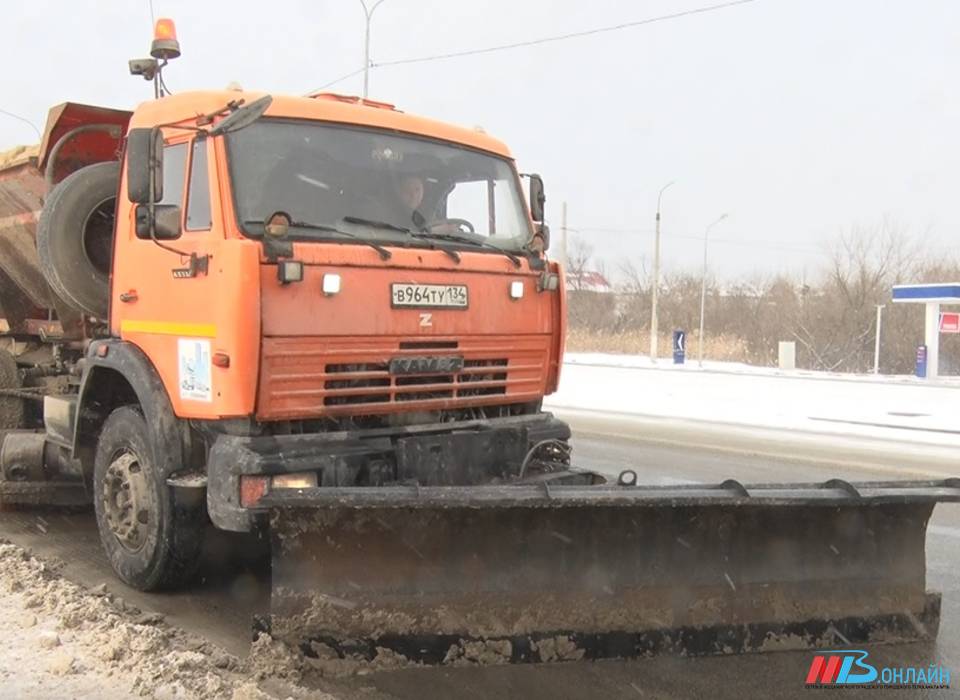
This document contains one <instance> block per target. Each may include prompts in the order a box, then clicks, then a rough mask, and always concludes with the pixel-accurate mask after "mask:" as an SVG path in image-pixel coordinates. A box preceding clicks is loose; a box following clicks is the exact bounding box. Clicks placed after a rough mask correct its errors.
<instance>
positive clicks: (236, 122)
mask: <svg viewBox="0 0 960 700" xmlns="http://www.w3.org/2000/svg"><path fill="white" fill-rule="evenodd" d="M272 102H273V97H271V96H270V95H264V96H263V97H261V98H259V99H256V100H254V101H253V102H251V103H250V104H245V105H243V106H242V107H240V108H239V109H237V110H236V111H235V112H231V113H230V114H228V115H227V116H226V117H224V118H223V120H222V121H219V122H217V125H216V126H214V127H213V128H212V129H210V136H220V135H221V134H229V133H231V132H234V131H239V130H240V129H243V128H244V127H247V126H250V125H251V124H253V123H254V122H255V121H257V120H258V119H259V118H260V117H262V116H263V113H264V112H266V111H267V108H269V107H270V104H271V103H272Z"/></svg>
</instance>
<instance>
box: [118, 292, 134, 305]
mask: <svg viewBox="0 0 960 700" xmlns="http://www.w3.org/2000/svg"><path fill="white" fill-rule="evenodd" d="M138 298H139V297H137V290H136V289H131V290H129V291H127V292H123V293H121V294H120V301H122V302H124V303H125V304H129V303H131V302H134V301H136V300H137V299H138Z"/></svg>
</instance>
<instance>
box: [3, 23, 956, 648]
mask: <svg viewBox="0 0 960 700" xmlns="http://www.w3.org/2000/svg"><path fill="white" fill-rule="evenodd" d="M172 41H173V40H172V39H171V38H170V36H169V35H168V36H166V37H165V38H163V37H161V39H160V40H159V43H158V44H157V43H155V53H154V56H155V58H159V59H161V60H163V61H166V60H168V59H169V58H171V57H173V56H175V54H174V51H175V52H176V53H177V54H178V53H179V48H178V47H176V45H175V42H173V43H171V42H172ZM158 47H159V48H158ZM162 65H163V64H162V63H159V64H158V63H157V62H156V61H154V62H153V63H151V62H150V60H144V61H139V62H132V64H131V68H132V69H134V70H135V72H138V73H140V74H143V75H145V76H146V77H148V78H153V79H154V80H157V72H158V71H159V69H160V68H161V67H162ZM159 84H160V85H162V83H159ZM158 92H159V90H158ZM0 167H2V169H0V207H2V208H0V309H2V313H3V316H4V318H5V332H4V338H5V340H6V345H5V346H4V349H3V350H0V409H2V410H0V419H2V421H3V425H2V428H3V429H4V434H3V437H4V440H3V445H2V450H0V499H2V500H3V501H4V502H6V503H20V504H30V503H34V504H36V503H47V504H49V503H72V504H76V503H91V502H92V504H93V507H94V510H95V512H96V518H97V522H98V526H99V530H100V534H101V539H102V542H103V547H104V549H105V551H106V553H107V555H108V557H109V560H110V562H111V564H112V566H113V568H114V570H115V571H116V573H117V575H118V576H119V577H120V578H122V579H123V580H124V581H125V582H127V583H128V584H130V585H132V586H136V587H138V588H141V589H147V590H152V589H159V588H163V587H169V586H175V585H182V584H185V583H187V582H188V581H189V579H190V577H191V575H192V574H193V572H194V571H195V570H196V568H197V565H198V563H199V558H200V556H201V546H200V545H201V542H202V538H203V534H204V531H205V529H206V528H208V527H209V526H210V524H211V523H212V525H213V526H215V527H218V528H222V529H227V530H234V531H254V530H261V531H269V533H270V536H271V538H272V542H273V552H274V553H273V572H272V573H273V601H272V609H271V615H270V618H269V619H270V625H271V629H272V631H273V633H274V634H275V635H277V636H279V637H282V638H285V639H290V640H298V641H299V640H304V639H321V640H323V641H324V642H326V643H327V644H330V645H332V646H333V647H334V648H336V649H338V650H340V651H342V652H343V653H347V652H351V653H367V654H374V653H375V650H376V648H378V647H388V648H392V649H394V650H396V651H398V652H401V653H403V654H405V655H407V656H411V657H415V658H418V659H422V660H425V661H432V662H442V661H445V660H446V661H451V660H455V659H457V658H458V657H459V656H461V655H463V654H465V653H466V652H465V649H466V648H467V645H469V644H472V643H475V642H478V641H479V642H483V643H487V644H494V645H495V647H494V648H496V649H498V650H499V651H500V653H502V654H504V655H506V656H508V657H509V658H511V659H513V660H514V661H530V660H551V659H553V660H555V659H563V658H582V657H584V656H586V657H600V656H631V655H635V654H646V653H650V652H653V651H657V650H662V649H668V650H682V651H685V652H686V653H722V652H730V651H749V650H758V649H765V648H783V645H785V644H786V645H789V644H796V643H804V644H813V645H827V644H831V643H835V642H837V641H838V640H840V639H843V640H845V641H849V642H850V643H853V642H858V643H859V642H863V641H870V640H874V639H882V640H886V641H890V640H898V639H912V638H918V637H929V636H931V635H935V634H936V630H937V624H938V622H939V600H940V599H939V596H938V595H937V594H933V593H928V592H927V591H926V587H925V583H924V581H925V557H924V536H925V531H926V524H927V520H928V518H929V516H930V513H931V511H932V509H933V507H934V504H935V503H936V502H938V501H955V500H958V498H960V486H958V484H957V483H955V482H953V481H950V482H921V483H917V482H912V483H870V484H849V483H847V482H842V481H830V482H827V483H825V484H800V485H796V484H795V485H762V486H744V485H742V484H739V483H737V482H735V481H726V482H723V483H722V484H720V485H717V486H707V485H691V486H674V487H647V486H642V485H640V484H638V483H637V474H636V473H635V472H633V471H629V470H628V471H625V472H623V473H622V474H620V475H619V477H617V478H615V479H614V480H612V481H611V482H608V481H607V479H605V478H604V477H603V476H601V475H599V474H593V473H590V472H587V471H583V470H577V469H575V468H573V467H571V465H570V460H569V454H570V450H569V446H568V442H567V440H568V438H569V436H570V431H569V429H568V427H567V426H566V425H565V424H564V423H562V422H561V421H559V420H557V419H556V418H554V417H553V416H551V415H550V414H548V413H545V412H544V411H543V410H542V409H541V400H542V399H543V397H544V396H545V395H547V394H549V393H550V392H552V391H554V390H555V389H556V387H557V383H558V380H559V374H560V366H561V358H562V352H563V339H564V284H563V273H562V270H561V269H560V268H559V266H558V265H557V263H556V262H553V261H551V260H550V259H549V258H548V256H547V253H546V251H547V249H548V244H549V235H548V231H547V227H546V225H545V224H544V213H543V211H544V196H543V185H542V182H541V180H540V178H539V177H538V176H536V175H532V176H529V178H528V180H529V191H528V197H526V198H525V197H524V194H523V191H522V189H521V176H520V175H519V174H518V172H517V169H516V167H515V164H514V161H513V158H512V157H511V154H510V152H509V151H508V149H507V147H506V146H505V145H504V144H503V143H501V142H500V141H497V140H496V139H494V138H492V137H490V136H488V135H486V134H485V133H482V132H480V131H477V130H470V129H463V128H458V127H454V126H451V125H448V124H443V123H440V122H436V121H433V120H430V119H425V118H421V117H417V116H413V115H410V114H405V113H403V112H401V111H399V110H397V109H395V108H394V107H392V106H391V105H387V104H382V103H378V102H373V101H370V100H362V99H358V98H353V97H345V96H341V95H333V94H318V95H312V96H309V97H283V96H269V95H264V94H261V93H245V92H237V91H206V92H193V93H184V94H179V95H176V96H159V97H158V98H157V99H155V100H152V101H149V102H146V103H144V104H142V105H140V106H139V107H137V108H136V109H135V110H133V111H132V112H126V111H119V110H108V109H103V108H95V107H88V106H84V105H77V104H66V105H62V106H60V107H57V108H54V109H53V110H52V111H51V114H50V118H49V120H48V123H47V127H46V132H45V136H44V140H43V143H42V144H41V145H40V147H39V149H36V150H34V151H29V150H27V151H24V152H22V153H19V154H16V155H14V156H13V157H10V158H8V159H7V162H6V163H5V164H4V165H3V166H0ZM918 623H919V624H918ZM838 635H839V636H838Z"/></svg>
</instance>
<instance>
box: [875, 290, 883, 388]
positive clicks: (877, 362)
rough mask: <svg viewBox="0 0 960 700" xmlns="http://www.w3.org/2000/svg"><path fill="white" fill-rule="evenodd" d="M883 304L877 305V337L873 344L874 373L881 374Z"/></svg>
mask: <svg viewBox="0 0 960 700" xmlns="http://www.w3.org/2000/svg"><path fill="white" fill-rule="evenodd" d="M884 308H885V307H884V305H883V304H877V337H876V338H875V339H874V344H873V373H874V374H880V323H881V322H882V321H883V309H884Z"/></svg>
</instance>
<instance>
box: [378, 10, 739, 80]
mask: <svg viewBox="0 0 960 700" xmlns="http://www.w3.org/2000/svg"><path fill="white" fill-rule="evenodd" d="M749 2H754V0H732V1H731V2H724V3H720V4H718V5H708V6H706V7H697V8H694V9H692V10H683V11H681V12H673V13H671V14H669V15H660V16H658V17H648V18H647V19H640V20H635V21H633V22H622V23H620V24H614V25H610V26H607V27H596V28H594V29H585V30H583V31H579V32H568V33H567V34H558V35H556V36H546V37H541V38H540V39H529V40H527V41H518V42H515V43H512V44H500V45H498V46H488V47H486V48H482V49H468V50H466V51H452V52H450V53H441V54H434V55H432V56H420V57H417V58H401V59H398V60H395V61H381V62H380V63H374V64H372V67H375V68H376V67H381V66H399V65H404V64H408V63H426V62H428V61H442V60H446V59H448V58H460V57H461V56H476V55H478V54H485V53H493V52H494V51H507V50H508V49H519V48H522V47H525V46H537V45H539V44H547V43H551V42H555V41H565V40H567V39H579V38H580V37H585V36H592V35H594V34H603V33H605V32H615V31H619V30H621V29H630V28H632V27H640V26H643V25H645V24H653V23H655V22H665V21H667V20H671V19H679V18H680V17H689V16H690V15H698V14H704V13H707V12H714V11H716V10H724V9H727V8H729V7H734V6H736V5H745V4H747V3H749Z"/></svg>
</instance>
